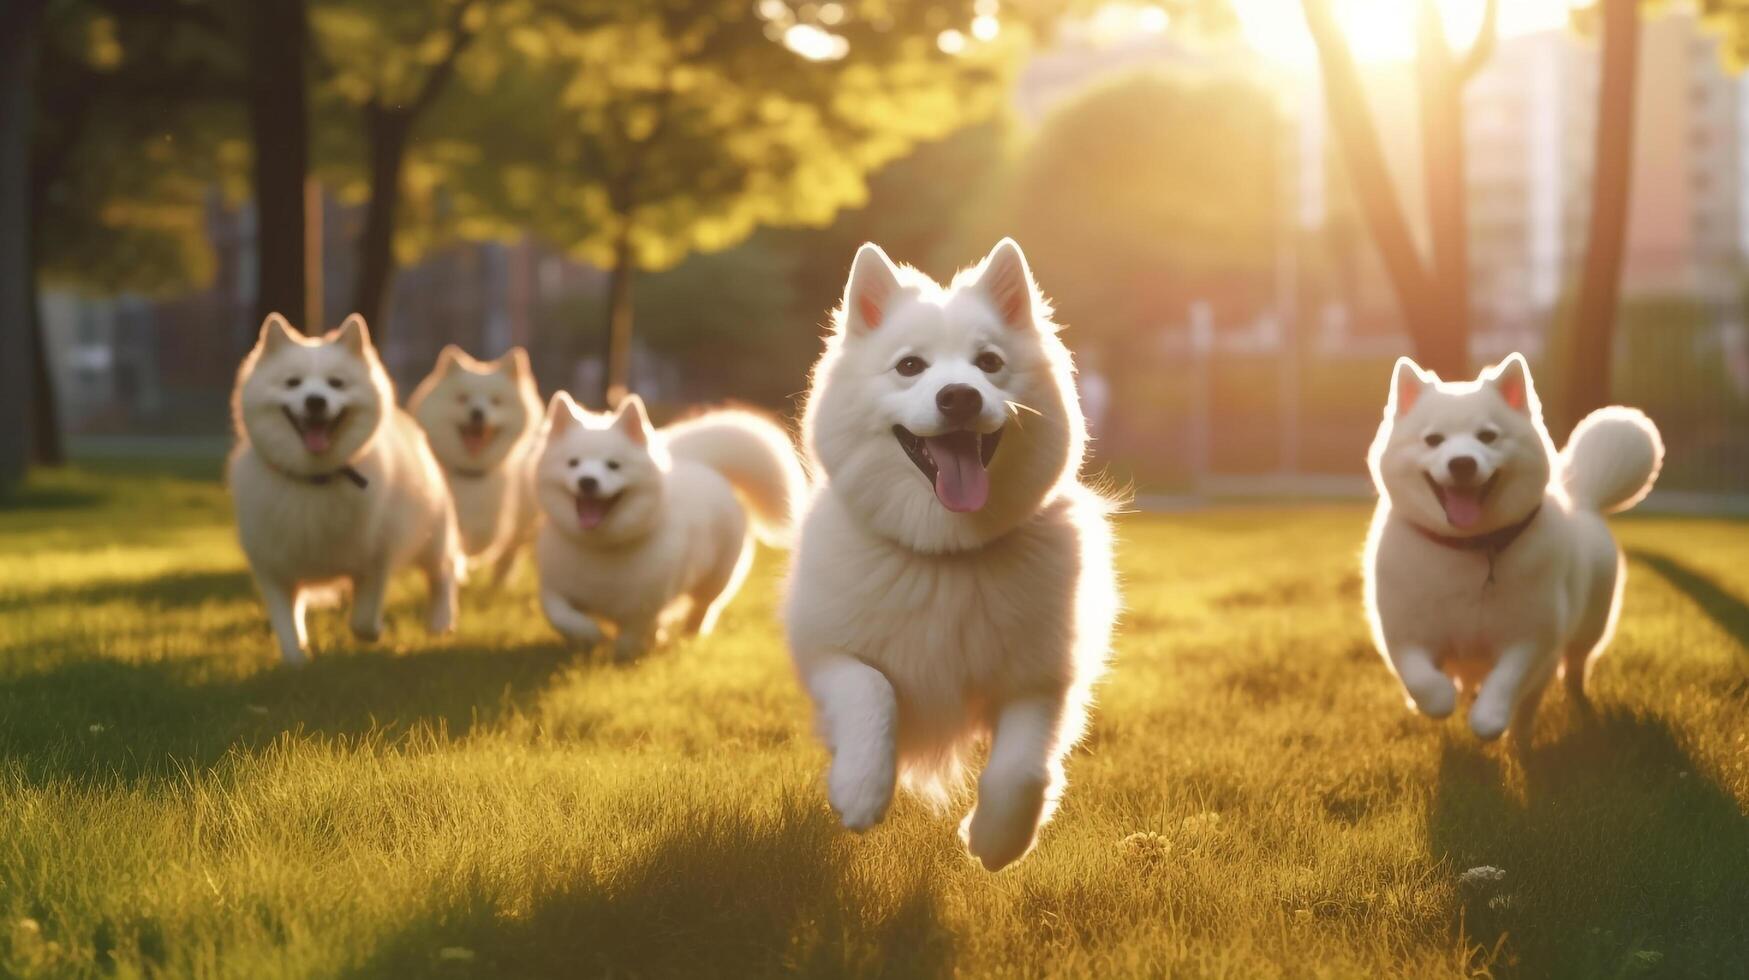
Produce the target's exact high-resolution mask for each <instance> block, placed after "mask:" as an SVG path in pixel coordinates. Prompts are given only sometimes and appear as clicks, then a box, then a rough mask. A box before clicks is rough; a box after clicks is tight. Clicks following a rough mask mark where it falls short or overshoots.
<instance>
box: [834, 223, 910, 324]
mask: <svg viewBox="0 0 1749 980" xmlns="http://www.w3.org/2000/svg"><path fill="white" fill-rule="evenodd" d="M899 288H900V287H899V270H898V269H896V268H894V266H893V260H892V259H889V258H887V253H885V252H883V251H881V247H880V246H879V245H876V244H875V243H874V242H866V243H864V244H863V246H862V247H861V248H859V249H857V250H856V258H854V259H852V260H851V262H850V279H849V280H848V281H846V282H845V284H844V328H845V332H846V333H849V334H852V335H855V334H858V333H863V332H866V331H869V330H876V329H879V328H880V325H881V324H882V323H883V322H885V321H886V318H887V314H888V313H889V312H890V311H891V309H892V305H893V301H894V300H895V299H897V298H898V295H899Z"/></svg>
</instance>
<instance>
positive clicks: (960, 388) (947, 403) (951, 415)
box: [935, 385, 984, 425]
mask: <svg viewBox="0 0 1749 980" xmlns="http://www.w3.org/2000/svg"><path fill="white" fill-rule="evenodd" d="M935 407H936V408H938V409H940V410H941V417H942V418H944V419H946V420H947V421H948V422H949V423H951V424H953V425H964V424H965V423H967V422H970V421H971V420H972V419H974V418H977V416H978V413H979V412H981V411H983V410H984V396H983V395H980V394H978V389H976V388H974V387H972V386H971V385H948V386H946V387H945V388H942V389H941V390H940V391H938V392H936V393H935Z"/></svg>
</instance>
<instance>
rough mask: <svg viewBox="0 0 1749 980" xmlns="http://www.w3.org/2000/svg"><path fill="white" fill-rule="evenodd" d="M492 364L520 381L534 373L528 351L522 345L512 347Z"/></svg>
mask: <svg viewBox="0 0 1749 980" xmlns="http://www.w3.org/2000/svg"><path fill="white" fill-rule="evenodd" d="M492 364H493V366H494V367H496V368H497V369H498V370H499V371H502V372H503V373H505V374H508V375H510V376H511V377H512V378H515V379H517V380H519V381H520V380H522V379H523V378H527V377H531V376H533V374H534V370H533V368H531V367H530V366H529V363H528V351H527V350H526V349H524V348H522V347H512V348H510V349H509V350H507V351H505V352H504V356H502V357H500V358H498V359H497V360H496V361H493V362H492Z"/></svg>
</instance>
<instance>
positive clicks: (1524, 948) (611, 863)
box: [0, 474, 1749, 977]
mask: <svg viewBox="0 0 1749 980" xmlns="http://www.w3.org/2000/svg"><path fill="white" fill-rule="evenodd" d="M1364 521H1365V513H1364V512H1363V510H1362V509H1359V508H1322V509H1303V510H1270V511H1254V510H1231V511H1221V512H1215V513H1209V514H1201V515H1182V516H1178V515H1169V516H1149V517H1131V518H1128V519H1126V520H1125V522H1124V524H1123V528H1122V538H1123V541H1124V544H1123V547H1122V551H1121V560H1122V565H1123V572H1124V578H1125V582H1126V590H1127V596H1128V608H1129V611H1128V613H1127V614H1126V622H1125V625H1124V628H1123V631H1122V639H1121V640H1120V642H1119V646H1118V651H1117V658H1116V666H1115V669H1114V672H1113V674H1112V676H1111V679H1110V680H1109V682H1108V683H1107V684H1106V685H1105V686H1104V688H1103V689H1102V692H1101V704H1100V707H1099V710H1098V713H1097V716H1096V722H1095V728H1094V732H1093V735H1092V737H1091V738H1090V740H1089V742H1088V743H1087V745H1086V747H1085V748H1084V749H1083V750H1082V751H1080V752H1079V753H1078V754H1077V755H1076V756H1075V758H1074V759H1073V761H1072V763H1071V768H1070V776H1071V780H1072V788H1071V790H1070V792H1069V795H1068V798H1067V800H1066V802H1065V804H1064V806H1063V808H1062V810H1061V812H1060V814H1059V815H1058V818H1057V820H1056V822H1055V823H1054V824H1053V825H1052V826H1051V827H1050V828H1049V830H1047V832H1046V834H1045V837H1044V840H1043V843H1042V844H1041V846H1040V848H1039V850H1038V851H1037V852H1036V853H1035V854H1034V855H1033V856H1032V857H1031V858H1029V859H1028V860H1027V861H1026V862H1024V863H1023V864H1021V865H1020V866H1018V867H1017V868H1016V869H1015V870H1013V871H1010V872H1005V873H1003V874H1000V875H996V876H991V875H988V874H986V873H984V872H983V871H981V870H978V869H977V868H976V867H975V866H974V865H973V864H972V863H971V862H970V861H968V860H967V859H966V858H965V857H964V856H963V853H962V851H961V848H960V845H959V843H958V841H957V839H956V838H955V835H954V823H955V820H954V819H950V818H945V817H938V816H935V815H932V814H930V813H928V812H927V811H925V810H924V809H923V808H921V807H919V806H916V805H913V804H908V803H902V804H901V805H900V806H899V807H898V808H897V810H896V812H895V813H894V815H893V817H892V818H891V819H890V820H889V821H888V822H887V823H886V824H885V825H883V826H882V827H880V828H878V829H877V830H875V831H874V832H872V833H870V834H869V835H867V836H864V837H860V838H858V837H852V836H849V835H847V834H844V833H842V832H840V831H838V830H837V829H836V827H835V824H834V822H833V820H832V818H831V815H830V814H829V812H828V811H827V809H826V805H825V800H824V793H823V790H822V788H821V771H822V768H823V765H824V761H825V760H824V755H823V753H822V752H821V750H820V749H819V748H818V747H817V745H816V744H815V742H814V740H813V739H812V737H811V736H810V734H809V722H808V716H807V709H806V705H805V703H804V701H803V699H802V698H801V696H800V695H799V693H798V691H797V689H796V685H795V683H794V681H793V679H792V677H791V676H790V669H789V666H788V662H787V658H786V656H785V654H784V650H783V646H782V638H781V632H780V630H779V629H778V628H777V625H776V623H775V620H774V618H773V617H774V612H775V602H776V590H777V587H778V581H779V575H780V572H781V561H780V556H776V555H770V554H768V555H765V556H763V560H762V561H761V563H760V565H759V567H758V569H757V571H756V572H755V574H754V576H753V578H752V580H751V581H750V582H749V585H748V587H747V589H746V590H745V591H744V592H743V594H742V596H741V597H740V598H739V599H738V600H737V601H736V602H735V603H734V605H732V606H731V607H730V609H729V611H728V613H727V615H726V616H725V618H724V621H723V623H722V627H721V629H720V631H719V633H718V634H717V635H716V636H714V637H711V638H710V639H708V640H706V641H700V642H695V643H692V644H689V645H685V646H681V647H678V648H674V649H670V650H667V651H663V652H659V653H657V654H655V655H653V656H651V657H650V658H648V659H647V660H645V661H644V662H641V663H639V664H636V665H634V666H631V667H629V668H616V667H612V666H609V665H607V664H605V663H601V662H592V661H586V660H580V659H578V658H576V657H573V656H571V655H569V654H567V653H565V652H563V651H562V650H560V649H559V648H558V647H557V646H556V645H555V644H554V642H553V639H552V637H551V636H550V635H549V633H548V631H547V628H546V627H545V625H544V623H543V622H542V621H541V619H540V616H539V613H538V611H537V609H536V606H535V602H534V599H533V595H532V582H531V581H530V580H529V578H528V576H527V572H526V570H524V572H523V574H522V576H521V577H519V578H518V580H517V581H516V582H515V583H514V585H513V587H512V588H511V589H510V590H509V591H508V592H507V593H506V594H504V595H501V596H490V595H487V594H485V593H484V592H482V591H480V590H479V589H474V590H471V591H469V592H468V593H467V594H466V596H465V601H464V605H465V611H464V616H463V619H462V628H461V631H460V633H459V634H458V635H457V636H455V637H453V638H450V639H446V640H441V641H431V640H428V639H427V638H426V637H424V636H423V635H422V633H421V632H420V631H419V630H418V628H417V623H418V615H417V607H416V604H417V602H418V599H419V595H418V589H417V586H416V582H414V581H408V582H405V583H402V587H401V590H400V591H399V592H398V593H397V596H396V602H395V603H394V606H393V608H392V610H391V620H392V622H391V627H390V630H389V633H388V635H387V637H386V639H385V641H384V643H383V644H382V645H381V646H379V647H376V648H368V649H367V648H360V647H359V646H357V645H356V644H355V643H354V642H353V641H352V640H351V639H350V637H349V636H348V635H347V634H346V632H345V629H344V622H343V619H342V617H341V614H340V613H337V612H326V613H320V614H318V616H317V620H316V623H315V628H314V633H315V642H316V647H317V653H316V659H315V661H314V662H313V663H312V664H311V666H310V667H308V668H307V669H304V670H302V671H290V670H286V669H283V668H281V667H279V666H278V665H277V664H276V663H275V661H274V659H273V654H272V652H271V651H272V644H271V642H270V640H269V637H268V634H267V628H266V624H265V621H264V616H263V615H262V613H261V610H260V608H259V604H258V602H257V600H256V598H255V595H254V591H253V587H252V585H251V584H250V582H249V579H248V576H247V573H246V571H245V570H244V568H243V564H242V559H241V555H240V554H239V553H238V551H237V549H236V546H235V544H234V543H233V539H232V532H231V530H230V528H229V526H228V523H227V509H226V504H225V501H224V497H223V494H222V492H221V491H220V490H219V489H218V488H217V487H216V486H215V485H212V484H208V483H201V482H191V481H186V480H177V479H169V478H144V477H137V476H129V475H125V474H111V475H107V476H103V477H92V476H81V475H72V476H64V477H59V478H55V479H52V480H47V481H39V482H38V483H37V484H35V485H33V486H32V487H31V488H30V489H29V490H28V491H27V492H26V493H25V494H24V495H23V496H22V497H20V498H18V499H17V500H15V501H14V502H13V504H12V506H11V509H6V510H0V822H3V830H4V833H0V974H17V975H24V976H30V975H42V976H63V975H69V974H72V975H77V974H89V975H106V974H110V973H114V974H119V975H134V974H143V973H158V972H163V973H170V974H176V975H182V974H203V975H222V976H237V977H260V976H290V975H296V976H303V975H312V974H314V975H358V976H406V975H436V976H448V975H455V976H472V975H505V976H527V975H541V974H564V975H579V974H580V975H607V974H613V975H684V976H700V975H726V976H742V975H770V974H773V973H780V972H799V973H804V974H810V975H839V974H851V975H892V976H919V975H924V976H927V975H941V974H948V973H958V974H962V975H973V976H1016V975H1018V976H1028V975H1057V976H1121V975H1162V974H1169V973H1170V974H1194V975H1225V976H1236V977H1238V976H1243V977H1252V976H1274V975H1289V976H1355V975H1376V974H1378V973H1381V972H1387V971H1389V972H1407V973H1412V974H1416V975H1460V974H1463V973H1465V972H1467V971H1474V970H1479V969H1483V968H1488V969H1491V970H1492V971H1493V972H1494V973H1496V974H1524V975H1548V974H1558V975H1567V976H1624V975H1625V976H1636V975H1710V976H1741V975H1745V974H1746V973H1749V820H1746V818H1745V815H1744V804H1745V801H1749V710H1746V709H1749V604H1746V603H1749V568H1746V567H1745V565H1744V563H1743V556H1744V555H1745V554H1749V525H1744V524H1733V523H1727V522H1715V521H1698V520H1651V519H1647V520H1624V521H1621V522H1619V523H1618V528H1619V530H1620V532H1621V534H1622V536H1623V538H1624V540H1625V541H1626V542H1627V544H1628V546H1629V547H1630V549H1631V550H1632V552H1633V554H1634V555H1635V557H1634V560H1633V561H1632V562H1631V571H1630V574H1631V577H1632V579H1631V583H1630V587H1629V591H1628V597H1627V613H1626V616H1625V619H1624V622H1623V625H1622V629H1621V635H1620V637H1619V639H1618V642H1617V645H1616V649H1615V651H1614V652H1613V653H1612V654H1611V655H1610V657H1609V659H1608V660H1607V661H1606V662H1605V663H1604V664H1603V665H1602V666H1601V667H1600V668H1599V670H1598V674H1597V677H1596V680H1597V698H1598V701H1599V704H1600V705H1601V707H1602V712H1601V715H1600V717H1599V718H1598V719H1597V720H1595V721H1593V722H1591V723H1590V724H1589V725H1587V724H1585V723H1583V722H1582V721H1581V720H1580V719H1579V718H1578V717H1577V716H1576V715H1575V714H1574V713H1573V712H1570V711H1569V710H1568V706H1567V705H1566V703H1565V702H1564V700H1563V699H1562V698H1561V697H1560V696H1559V695H1554V696H1552V697H1551V699H1550V703H1549V706H1548V708H1547V710H1545V712H1544V716H1543V718H1542V723H1541V727H1540V729H1539V731H1538V733H1537V744H1536V747H1535V750H1534V752H1533V754H1532V756H1531V757H1530V759H1529V761H1528V763H1520V762H1519V761H1517V760H1515V759H1513V758H1512V757H1511V756H1510V755H1509V754H1508V753H1506V752H1503V751H1502V750H1501V749H1499V748H1486V749H1484V748H1479V747H1477V746H1476V745H1475V744H1474V743H1473V741H1472V740H1471V739H1470V738H1469V737H1468V735H1467V732H1465V730H1464V729H1463V728H1462V726H1461V724H1460V723H1459V722H1456V721H1453V722H1449V723H1446V724H1443V725H1442V724H1436V723H1432V722H1428V721H1426V720H1424V719H1420V718H1416V717H1412V716H1411V715H1409V714H1408V713H1407V712H1405V711H1404V710H1403V707H1402V702H1401V698H1400V696H1399V695H1398V693H1397V692H1396V690H1395V689H1394V687H1393V684H1392V682H1391V680H1390V678H1389V676H1388V675H1387V674H1386V672H1385V670H1384V669H1383V667H1382V666H1380V664H1379V663H1378V662H1377V659H1376V656H1375V655H1374V654H1373V653H1372V651H1371V648H1370V646H1369V644H1368V642H1367V640H1366V636H1365V632H1364V628H1363V624H1362V621H1361V619H1360V616H1359V611H1358V605H1359V579H1358V575H1357V573H1356V557H1355V556H1356V553H1357V551H1358V547H1359V540H1360V535H1361V532H1362V528H1363V525H1364ZM1481 865H1491V866H1495V867H1498V868H1500V869H1503V871H1504V872H1505V874H1504V877H1503V878H1502V879H1501V880H1499V881H1498V882H1489V881H1482V882H1479V883H1477V884H1474V885H1465V884H1461V883H1460V879H1459V876H1460V874H1462V872H1464V871H1465V870H1466V869H1469V868H1472V867H1476V866H1481Z"/></svg>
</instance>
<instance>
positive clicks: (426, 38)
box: [310, 0, 531, 344]
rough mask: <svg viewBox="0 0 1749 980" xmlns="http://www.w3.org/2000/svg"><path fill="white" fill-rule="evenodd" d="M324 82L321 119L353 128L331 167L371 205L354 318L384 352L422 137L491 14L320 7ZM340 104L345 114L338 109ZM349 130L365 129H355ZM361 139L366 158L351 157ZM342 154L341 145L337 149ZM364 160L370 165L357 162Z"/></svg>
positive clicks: (373, 0) (461, 3) (465, 4)
mask: <svg viewBox="0 0 1749 980" xmlns="http://www.w3.org/2000/svg"><path fill="white" fill-rule="evenodd" d="M530 11H531V7H530V5H528V4H518V3H507V4H501V5H500V6H499V9H498V16H500V17H501V18H503V19H505V20H507V21H514V20H516V19H521V18H526V17H527V16H528V15H529V13H530ZM310 16H311V21H312V27H313V32H314V36H315V45H314V50H315V51H316V52H317V55H316V58H317V67H318V70H319V72H320V74H321V76H322V84H321V85H320V87H319V89H318V96H317V98H318V102H319V108H320V109H323V110H326V109H328V108H330V107H333V108H335V109H336V110H337V111H335V112H332V113H330V112H326V111H322V112H319V113H318V115H319V116H320V117H322V118H328V119H337V120H347V122H342V123H341V125H340V126H339V127H324V130H325V133H332V132H333V130H336V129H343V130H344V134H340V133H334V134H333V135H331V136H328V137H327V138H326V142H325V143H324V146H323V149H324V150H336V151H338V152H335V153H333V154H332V156H331V157H330V159H329V160H328V161H326V162H325V166H324V167H323V172H324V175H325V176H333V177H335V178H336V180H337V183H338V184H339V186H340V187H341V190H342V196H343V197H346V198H348V199H360V198H361V199H363V201H364V202H365V211H364V229H363V232H362V233H361V235H360V238H359V245H358V268H357V280H356V282H355V288H354V291H353V301H352V307H351V310H350V311H349V312H356V313H359V314H362V315H363V316H364V318H365V320H366V321H367V322H369V323H370V324H371V332H372V334H373V335H374V336H375V337H376V340H377V342H378V343H379V344H380V343H382V341H383V338H384V337H385V336H386V331H387V329H388V326H389V323H388V319H387V318H386V317H384V316H382V312H383V304H384V302H385V300H386V297H387V295H388V288H389V283H390V281H391V279H392V277H393V275H394V269H395V232H396V216H397V211H398V210H399V207H400V203H401V197H402V192H403V191H402V185H403V182H404V178H405V171H406V167H407V157H408V151H409V148H410V146H411V144H412V142H413V140H414V139H415V138H416V130H417V127H418V125H419V123H420V121H421V119H422V118H423V117H424V116H425V114H426V113H427V112H429V111H430V110H431V107H432V105H433V104H434V103H435V102H437V101H438V99H439V97H440V96H441V95H442V94H443V92H444V90H445V89H446V88H447V87H448V86H449V85H450V82H451V80H452V79H453V77H454V76H455V73H456V63H457V61H458V60H459V59H460V58H461V56H462V55H463V53H464V52H466V51H467V49H468V48H469V46H471V45H472V44H473V43H474V41H475V39H476V38H477V37H478V35H479V31H480V28H481V27H482V25H484V23H485V22H486V20H487V17H488V9H487V6H486V5H485V4H484V3H481V2H479V0H370V2H365V3H360V2H357V0H344V2H342V0H316V2H315V4H314V6H313V7H312V8H311V11H310ZM336 104H337V105H336ZM350 120H357V128H356V129H354V128H353V127H352V125H351V123H350ZM357 137H362V144H363V152H362V154H359V153H357V152H349V151H352V150H353V147H352V146H351V145H350V144H352V143H353V142H355V141H356V138H357ZM330 144H334V145H330ZM360 156H362V160H360V159H358V158H359V157H360Z"/></svg>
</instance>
